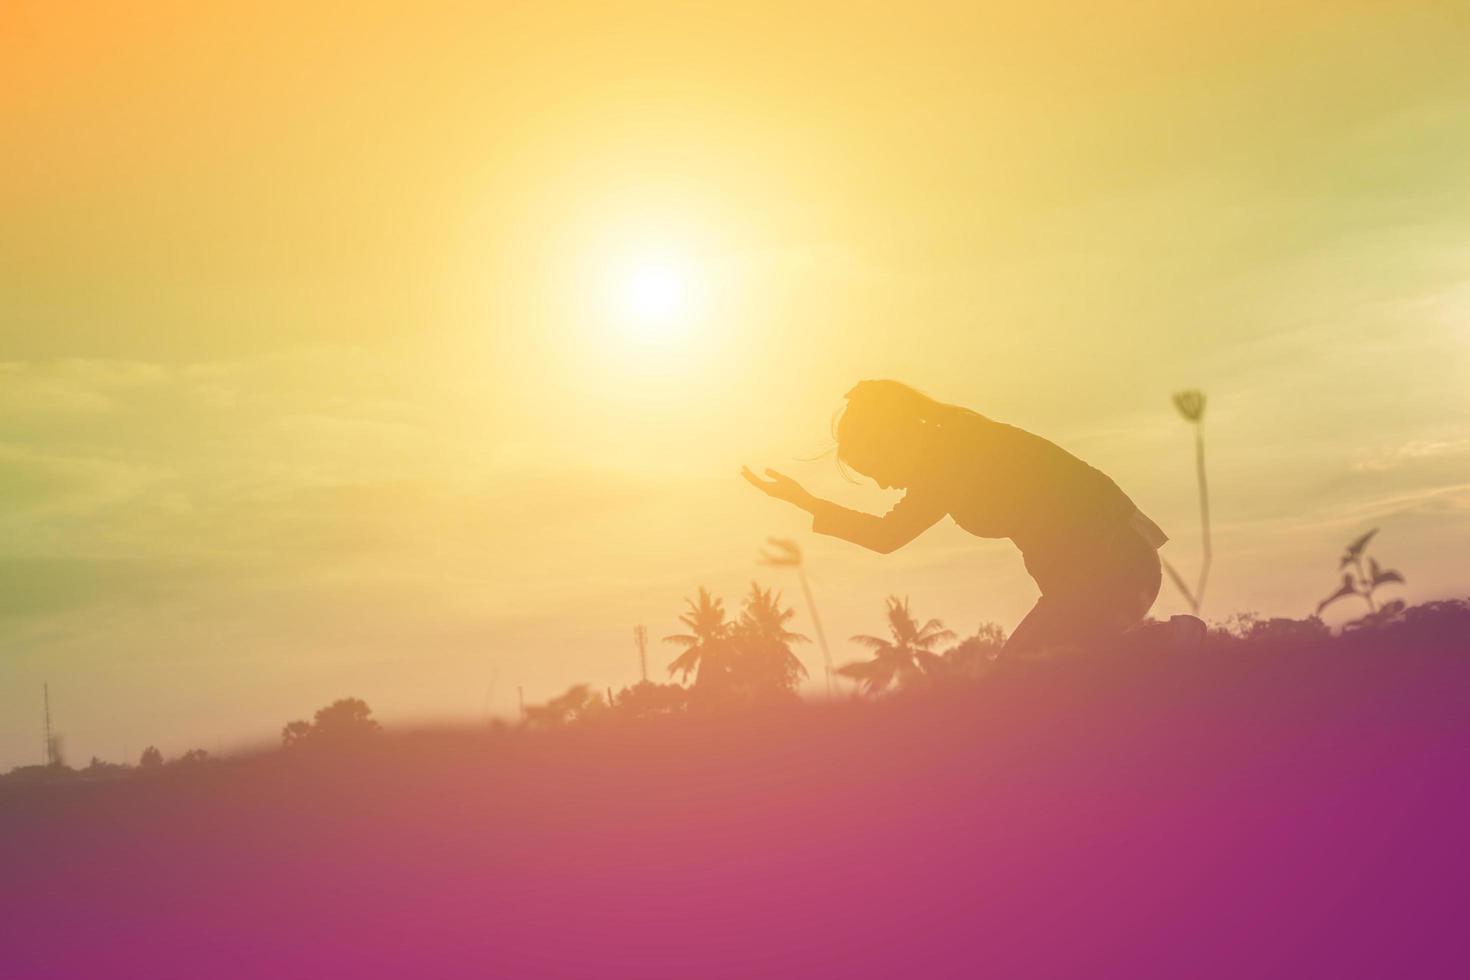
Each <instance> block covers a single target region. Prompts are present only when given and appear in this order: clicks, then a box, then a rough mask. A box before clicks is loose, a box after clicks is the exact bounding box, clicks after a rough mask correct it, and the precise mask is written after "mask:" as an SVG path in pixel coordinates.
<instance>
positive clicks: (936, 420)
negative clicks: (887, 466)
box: [832, 379, 980, 474]
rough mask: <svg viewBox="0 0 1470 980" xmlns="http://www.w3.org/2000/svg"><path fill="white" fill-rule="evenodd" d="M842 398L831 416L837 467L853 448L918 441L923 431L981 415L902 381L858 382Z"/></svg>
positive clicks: (878, 380) (876, 380)
mask: <svg viewBox="0 0 1470 980" xmlns="http://www.w3.org/2000/svg"><path fill="white" fill-rule="evenodd" d="M845 397H846V399H847V401H846V404H844V405H843V406H842V407H841V408H839V409H838V410H837V412H836V414H834V415H833V417H832V438H833V439H834V440H836V442H837V465H838V466H839V467H841V466H843V463H844V462H845V457H846V455H847V454H848V452H851V451H852V449H853V448H854V447H857V446H873V445H884V444H889V443H891V442H892V441H895V440H897V441H908V440H917V439H919V438H920V437H921V436H922V435H923V434H924V433H925V432H926V431H932V430H937V429H941V428H943V427H944V426H945V425H947V424H952V423H954V422H955V421H956V420H958V419H962V418H966V417H971V418H979V417H980V416H979V414H978V413H977V412H972V411H970V410H969V409H968V408H963V407H961V406H959V405H951V404H948V403H946V402H941V401H937V400H935V399H933V398H930V397H929V396H928V395H926V394H924V393H923V392H922V391H919V390H918V389H917V388H912V387H910V386H909V385H906V384H904V383H903V382H901V381H890V380H887V379H874V380H870V381H859V382H858V383H857V384H855V385H853V386H852V388H851V389H850V390H849V391H848V392H847V395H846V396H845ZM843 472H844V474H845V473H846V469H845V468H844V469H843Z"/></svg>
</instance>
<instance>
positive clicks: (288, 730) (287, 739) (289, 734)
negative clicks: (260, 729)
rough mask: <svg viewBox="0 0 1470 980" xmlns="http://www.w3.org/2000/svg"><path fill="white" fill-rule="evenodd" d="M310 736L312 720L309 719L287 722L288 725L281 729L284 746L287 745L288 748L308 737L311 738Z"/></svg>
mask: <svg viewBox="0 0 1470 980" xmlns="http://www.w3.org/2000/svg"><path fill="white" fill-rule="evenodd" d="M310 736H311V722H309V721H292V722H287V723H286V726H285V727H284V728H282V729H281V744H282V745H283V746H285V747H286V748H290V747H292V746H293V745H300V744H301V743H302V742H304V741H306V740H307V738H309V737H310Z"/></svg>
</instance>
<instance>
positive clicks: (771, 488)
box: [740, 466, 811, 504]
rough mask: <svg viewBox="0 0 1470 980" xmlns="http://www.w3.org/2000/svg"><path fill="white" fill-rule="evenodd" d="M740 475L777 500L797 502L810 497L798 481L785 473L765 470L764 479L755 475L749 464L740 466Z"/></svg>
mask: <svg viewBox="0 0 1470 980" xmlns="http://www.w3.org/2000/svg"><path fill="white" fill-rule="evenodd" d="M740 475H741V476H743V477H745V479H746V482H748V483H749V484H750V485H751V486H753V487H755V488H756V489H757V490H759V491H761V492H762V493H764V494H766V495H767V496H771V497H775V498H776V499H777V500H785V501H787V502H788V503H793V504H799V503H800V502H801V501H803V500H808V499H810V498H811V494H810V493H808V492H807V491H806V488H805V487H803V486H802V485H801V484H800V483H797V482H796V481H795V480H793V479H791V477H789V476H787V475H786V474H784V473H777V472H776V471H775V470H772V469H768V470H766V476H767V477H768V479H764V480H763V479H761V478H760V477H759V476H757V475H756V474H755V472H754V471H752V470H751V468H750V467H749V466H742V467H741V468H740Z"/></svg>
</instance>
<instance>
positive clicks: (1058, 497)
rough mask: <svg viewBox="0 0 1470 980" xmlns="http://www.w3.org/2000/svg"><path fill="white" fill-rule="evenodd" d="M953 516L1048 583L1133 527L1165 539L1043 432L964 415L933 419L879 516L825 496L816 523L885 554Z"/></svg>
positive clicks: (1153, 540) (1100, 476)
mask: <svg viewBox="0 0 1470 980" xmlns="http://www.w3.org/2000/svg"><path fill="white" fill-rule="evenodd" d="M946 514H948V515H949V516H951V517H953V518H954V521H955V523H956V524H958V525H959V526H960V527H962V528H964V529H965V530H966V531H969V532H970V533H971V534H975V535H978V536H979V537H982V538H1010V539H1011V540H1012V541H1013V542H1015V544H1016V547H1018V548H1020V549H1021V554H1022V555H1023V556H1024V557H1025V559H1026V567H1027V569H1028V571H1030V572H1031V574H1032V576H1033V577H1034V578H1035V579H1036V580H1037V581H1038V582H1039V583H1041V585H1042V587H1043V589H1045V587H1046V584H1047V582H1046V580H1047V579H1048V578H1051V577H1053V576H1052V575H1051V572H1052V571H1053V570H1054V569H1057V568H1059V567H1061V566H1062V565H1064V564H1066V563H1068V562H1071V563H1073V564H1075V563H1076V560H1077V558H1078V556H1079V555H1082V556H1084V557H1091V556H1092V555H1093V554H1094V553H1097V552H1098V551H1099V550H1100V549H1106V548H1108V547H1109V545H1108V542H1110V541H1112V540H1114V539H1115V535H1116V534H1117V533H1118V531H1119V530H1120V529H1124V528H1128V527H1129V526H1130V525H1131V526H1132V528H1133V529H1134V530H1135V531H1137V532H1138V533H1140V534H1142V535H1143V536H1144V537H1145V539H1149V544H1150V545H1151V546H1153V547H1154V548H1157V547H1158V546H1159V545H1161V544H1163V542H1164V541H1165V540H1167V539H1166V538H1165V537H1164V535H1163V532H1162V531H1159V529H1158V527H1157V525H1155V524H1154V523H1153V522H1152V521H1150V520H1149V519H1148V518H1147V517H1144V516H1143V515H1142V514H1141V513H1140V512H1139V511H1138V507H1137V506H1135V505H1134V503H1133V501H1132V500H1131V499H1129V497H1128V495H1127V494H1125V493H1124V492H1123V491H1122V490H1121V489H1119V487H1118V485H1117V484H1116V483H1114V482H1113V481H1112V480H1111V479H1109V478H1108V476H1107V475H1106V474H1104V473H1103V472H1101V471H1100V470H1097V469H1094V468H1093V467H1091V466H1089V465H1087V464H1086V463H1084V462H1083V461H1082V460H1080V459H1078V458H1077V457H1076V456H1073V455H1072V454H1071V453H1069V452H1067V451H1066V450H1064V449H1062V448H1061V447H1060V446H1057V445H1056V444H1054V443H1051V442H1048V441H1047V440H1045V439H1043V438H1041V437H1040V436H1036V435H1032V434H1031V433H1029V432H1026V431H1025V430H1023V429H1018V428H1016V427H1015V426H1012V425H1006V424H1004V423H1001V422H994V421H991V420H990V419H987V418H985V417H984V416H982V415H977V414H974V413H963V414H959V415H956V416H953V417H951V418H949V419H946V420H945V421H944V423H943V424H942V425H939V426H936V427H935V428H934V430H933V435H932V438H931V440H930V442H929V443H928V445H927V447H926V452H925V454H924V458H923V459H922V460H921V461H920V463H919V472H918V473H917V474H916V475H915V476H914V477H913V478H912V479H911V480H910V481H909V486H908V489H907V492H906V493H905V494H904V496H903V499H901V500H900V501H899V502H898V503H897V504H895V505H894V507H893V508H892V509H891V510H889V511H888V513H886V514H884V515H882V516H881V517H880V516H877V515H874V514H865V513H862V512H860V511H855V510H851V509H849V508H846V507H842V506H839V505H837V504H833V503H830V502H828V501H822V502H821V504H820V505H819V507H818V509H817V510H816V511H815V512H814V515H813V520H812V530H813V531H816V532H817V533H819V534H828V535H832V536H834V537H839V538H844V539H846V540H848V541H852V542H854V543H855V544H860V545H862V546H863V547H865V548H869V549H871V550H873V551H878V552H882V553H884V554H887V553H889V552H891V551H894V550H896V549H897V548H900V547H902V546H903V545H905V544H907V543H908V542H909V541H912V540H913V539H914V538H915V537H917V536H918V535H919V534H920V533H922V532H923V531H924V530H926V529H927V528H929V527H931V526H933V525H934V524H935V523H936V522H938V521H939V520H940V519H941V518H942V517H944V516H945V515H946Z"/></svg>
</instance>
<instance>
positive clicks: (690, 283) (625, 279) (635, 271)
mask: <svg viewBox="0 0 1470 980" xmlns="http://www.w3.org/2000/svg"><path fill="white" fill-rule="evenodd" d="M697 285H698V283H697V276H696V270H695V269H694V267H693V265H692V264H691V263H690V262H689V261H687V260H685V259H682V258H680V257H677V256H671V255H660V254H648V255H636V256H630V257H627V258H625V259H624V260H623V261H621V262H619V263H617V265H616V267H615V268H614V269H613V271H612V275H611V277H610V286H611V297H610V302H611V306H612V312H613V313H614V315H615V317H616V319H617V321H618V322H619V323H620V324H621V326H622V327H623V329H624V330H625V332H626V333H627V334H628V335H629V336H630V337H631V338H633V339H635V340H640V341H645V342H668V341H671V340H674V339H676V338H677V337H679V336H681V335H682V334H684V333H687V332H688V331H689V329H690V328H691V325H692V323H693V318H694V313H695V310H694V299H695V292H696V287H697Z"/></svg>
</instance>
